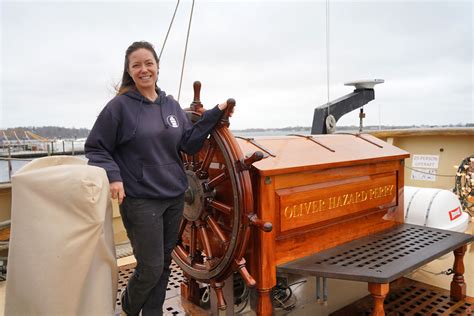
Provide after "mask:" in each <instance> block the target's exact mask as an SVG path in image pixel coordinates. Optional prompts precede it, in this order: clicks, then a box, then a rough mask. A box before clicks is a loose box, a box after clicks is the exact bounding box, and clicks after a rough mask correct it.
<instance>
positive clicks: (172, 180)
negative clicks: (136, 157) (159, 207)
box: [138, 163, 187, 196]
mask: <svg viewBox="0 0 474 316" xmlns="http://www.w3.org/2000/svg"><path fill="white" fill-rule="evenodd" d="M138 181H139V182H141V183H142V184H144V185H146V186H148V187H149V188H151V189H153V190H154V191H156V192H158V193H160V194H161V195H163V196H176V195H178V194H181V193H182V192H184V190H185V189H186V187H187V180H186V174H185V173H184V170H183V168H182V167H181V166H180V165H178V164H177V163H170V164H164V165H152V166H146V165H145V166H143V167H142V174H141V178H140V179H139V180H138Z"/></svg>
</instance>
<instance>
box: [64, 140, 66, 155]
mask: <svg viewBox="0 0 474 316" xmlns="http://www.w3.org/2000/svg"><path fill="white" fill-rule="evenodd" d="M65 153H66V148H65V147H64V140H63V154H65Z"/></svg>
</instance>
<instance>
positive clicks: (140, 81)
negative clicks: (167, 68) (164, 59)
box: [128, 48, 158, 90]
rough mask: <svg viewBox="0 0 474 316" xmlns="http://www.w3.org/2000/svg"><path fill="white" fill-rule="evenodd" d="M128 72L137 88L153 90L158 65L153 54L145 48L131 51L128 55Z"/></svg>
mask: <svg viewBox="0 0 474 316" xmlns="http://www.w3.org/2000/svg"><path fill="white" fill-rule="evenodd" d="M128 73H129V74H130V76H131V77H132V79H133V81H134V82H135V85H136V86H137V89H138V90H149V89H153V90H154V89H155V83H156V80H157V79H158V65H157V63H156V60H155V58H154V57H153V54H152V53H151V52H150V51H149V50H148V49H145V48H139V49H137V50H136V51H134V52H133V53H131V54H130V56H128Z"/></svg>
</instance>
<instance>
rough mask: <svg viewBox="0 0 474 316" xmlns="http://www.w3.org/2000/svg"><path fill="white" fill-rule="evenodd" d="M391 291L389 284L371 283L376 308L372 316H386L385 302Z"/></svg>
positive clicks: (370, 287)
mask: <svg viewBox="0 0 474 316" xmlns="http://www.w3.org/2000/svg"><path fill="white" fill-rule="evenodd" d="M388 291H389V284H388V283H369V292H370V294H372V297H373V298H374V308H373V309H372V316H384V315H385V311H384V309H383V301H384V300H385V296H387V293H388Z"/></svg>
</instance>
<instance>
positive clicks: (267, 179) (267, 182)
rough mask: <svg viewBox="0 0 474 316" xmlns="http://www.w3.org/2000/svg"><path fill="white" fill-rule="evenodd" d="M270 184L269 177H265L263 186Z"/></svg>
mask: <svg viewBox="0 0 474 316" xmlns="http://www.w3.org/2000/svg"><path fill="white" fill-rule="evenodd" d="M270 183H272V179H271V178H270V177H268V176H267V177H265V184H270Z"/></svg>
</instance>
